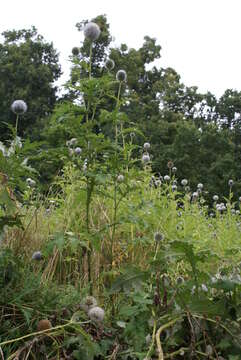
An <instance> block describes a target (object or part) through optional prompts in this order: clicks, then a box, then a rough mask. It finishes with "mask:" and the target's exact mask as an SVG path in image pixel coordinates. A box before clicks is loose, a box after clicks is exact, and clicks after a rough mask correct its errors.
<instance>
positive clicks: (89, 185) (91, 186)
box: [86, 42, 94, 295]
mask: <svg viewBox="0 0 241 360" xmlns="http://www.w3.org/2000/svg"><path fill="white" fill-rule="evenodd" d="M92 45H93V43H92V42H91V44H90V55H89V80H91V64H92ZM89 109H90V100H89V99H88V103H87V109H86V110H87V114H86V122H87V123H88V122H89ZM87 131H89V129H88V130H87ZM87 147H88V152H89V142H88V143H87ZM87 166H89V163H88V165H87ZM86 188H87V190H86V191H87V194H86V232H87V234H88V238H89V233H90V228H89V218H90V203H91V197H92V192H93V189H94V182H93V178H91V179H90V177H89V176H88V175H87V177H86ZM88 242H89V249H88V250H87V265H88V281H89V286H90V294H91V295H92V293H93V284H92V276H91V255H92V244H91V242H90V241H89V239H88Z"/></svg>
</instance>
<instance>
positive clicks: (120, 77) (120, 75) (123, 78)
mask: <svg viewBox="0 0 241 360" xmlns="http://www.w3.org/2000/svg"><path fill="white" fill-rule="evenodd" d="M126 79H127V74H126V72H125V70H118V71H117V73H116V80H117V81H120V82H123V81H126Z"/></svg>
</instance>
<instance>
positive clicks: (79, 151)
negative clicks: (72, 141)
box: [74, 147, 82, 155]
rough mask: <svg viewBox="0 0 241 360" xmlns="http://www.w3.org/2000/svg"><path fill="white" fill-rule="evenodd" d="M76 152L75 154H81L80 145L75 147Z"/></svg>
mask: <svg viewBox="0 0 241 360" xmlns="http://www.w3.org/2000/svg"><path fill="white" fill-rule="evenodd" d="M74 153H75V155H80V154H81V153H82V149H81V148H80V147H76V148H75V149H74Z"/></svg>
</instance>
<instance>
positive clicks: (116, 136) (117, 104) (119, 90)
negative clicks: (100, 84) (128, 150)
mask: <svg viewBox="0 0 241 360" xmlns="http://www.w3.org/2000/svg"><path fill="white" fill-rule="evenodd" d="M121 85H122V82H121V81H120V82H119V88H118V94H117V101H116V112H117V113H118V111H119V108H120V93H121ZM115 144H116V153H117V145H118V126H117V118H116V120H115Z"/></svg>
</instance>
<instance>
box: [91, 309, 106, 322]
mask: <svg viewBox="0 0 241 360" xmlns="http://www.w3.org/2000/svg"><path fill="white" fill-rule="evenodd" d="M88 317H89V318H90V320H92V321H93V322H95V323H101V322H102V321H103V320H104V317H105V312H104V310H103V309H102V308H100V307H99V306H95V307H92V308H91V309H90V310H89V311H88Z"/></svg>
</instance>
